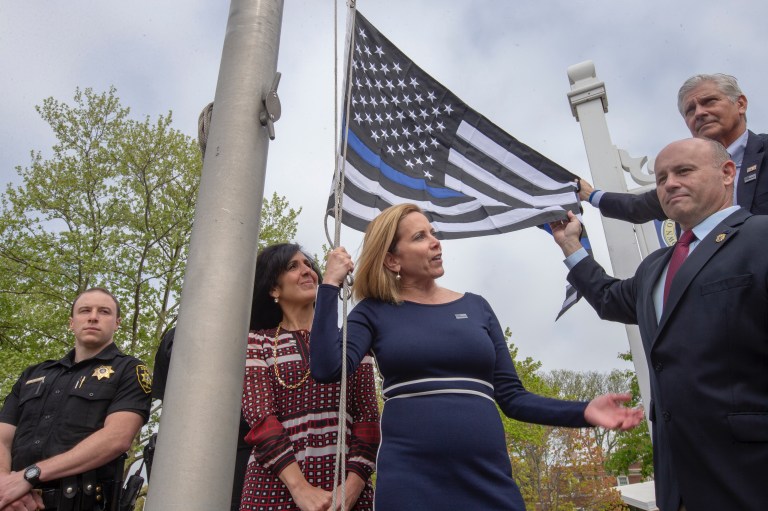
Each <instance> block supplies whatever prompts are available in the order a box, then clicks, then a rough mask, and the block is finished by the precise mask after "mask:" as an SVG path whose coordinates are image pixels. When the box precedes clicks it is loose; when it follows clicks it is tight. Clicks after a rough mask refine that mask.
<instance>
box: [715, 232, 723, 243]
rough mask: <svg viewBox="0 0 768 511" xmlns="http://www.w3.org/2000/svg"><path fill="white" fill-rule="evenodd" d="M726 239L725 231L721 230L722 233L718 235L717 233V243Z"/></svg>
mask: <svg viewBox="0 0 768 511" xmlns="http://www.w3.org/2000/svg"><path fill="white" fill-rule="evenodd" d="M724 239H725V233H724V232H721V233H720V234H718V235H717V237H716V238H715V243H720V242H721V241H723V240H724Z"/></svg>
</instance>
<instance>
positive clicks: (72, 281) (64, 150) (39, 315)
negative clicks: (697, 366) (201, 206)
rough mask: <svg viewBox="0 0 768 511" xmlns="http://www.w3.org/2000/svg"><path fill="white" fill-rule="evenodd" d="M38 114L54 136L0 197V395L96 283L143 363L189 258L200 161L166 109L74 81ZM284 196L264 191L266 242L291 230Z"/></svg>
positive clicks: (44, 352) (174, 305)
mask: <svg viewBox="0 0 768 511" xmlns="http://www.w3.org/2000/svg"><path fill="white" fill-rule="evenodd" d="M37 111H38V113H39V114H40V116H41V117H42V118H43V120H45V122H46V123H48V125H49V126H50V127H51V129H52V130H53V133H54V135H55V138H56V142H55V144H54V145H53V147H52V148H51V150H50V155H48V156H46V157H43V154H42V152H40V151H32V152H31V163H30V164H29V166H27V167H17V168H16V171H17V172H18V174H19V176H20V178H21V184H19V185H12V184H9V185H8V186H7V188H6V190H5V192H4V193H3V194H2V195H1V196H0V375H1V376H0V378H2V379H1V380H0V392H2V394H3V395H5V394H7V393H8V392H9V390H10V387H11V385H12V384H13V382H14V381H15V379H16V378H17V377H18V375H19V374H20V373H21V371H22V370H23V369H24V368H25V367H26V366H28V365H30V364H32V363H37V362H40V361H42V360H45V359H51V358H60V357H61V356H63V354H64V353H66V352H67V351H68V350H69V349H71V347H72V345H73V342H72V339H71V338H69V337H68V332H67V324H68V317H69V306H70V303H71V301H72V300H73V299H74V297H75V296H77V294H78V293H80V292H81V291H83V290H85V289H87V288H89V287H93V286H103V287H106V288H108V289H110V290H111V291H112V292H113V293H114V294H115V296H116V297H117V298H118V299H119V301H120V304H121V309H122V317H123V322H122V326H121V329H120V330H119V331H118V334H117V335H116V337H115V342H116V343H117V344H118V346H120V348H121V349H122V350H123V351H125V352H126V353H129V354H131V355H134V356H136V357H138V358H140V359H142V360H144V361H146V362H148V363H149V364H150V365H151V363H152V361H153V359H154V353H155V351H156V348H157V344H158V342H159V339H160V337H161V336H162V334H163V333H164V332H165V331H166V330H167V329H168V328H170V327H171V326H172V325H173V324H174V322H175V320H176V314H177V310H178V306H179V303H178V300H179V296H180V291H181V284H182V279H183V276H184V270H185V265H186V260H187V250H188V240H189V237H190V234H191V230H192V221H193V216H194V210H195V202H196V200H197V195H198V187H199V182H200V172H201V167H202V160H201V158H200V150H199V148H198V146H197V143H196V142H195V141H194V140H193V139H192V138H190V137H188V136H186V135H184V134H183V133H181V132H179V131H177V130H175V129H173V128H172V126H171V125H172V114H171V113H170V112H169V113H168V114H166V115H159V116H158V117H157V118H156V119H155V120H152V119H150V117H146V118H144V119H142V120H135V119H133V118H131V117H130V110H129V109H128V108H127V107H123V106H122V105H121V104H120V100H119V99H118V97H117V95H116V90H115V89H114V88H110V89H109V90H108V91H106V92H103V93H97V92H94V91H93V90H92V89H85V90H80V89H77V90H76V91H75V94H74V98H73V101H72V102H71V103H70V104H68V103H64V102H61V101H58V100H55V99H53V98H48V99H46V100H44V101H43V104H42V106H39V107H37ZM300 212H301V209H299V210H294V209H291V208H290V207H289V205H288V202H287V201H286V199H285V198H284V197H279V196H278V195H277V194H274V195H273V196H272V198H271V199H268V200H267V199H265V200H264V203H263V209H262V218H261V238H260V241H259V246H260V247H263V246H265V245H267V244H270V243H275V242H278V241H288V240H290V239H292V238H293V237H294V236H295V235H296V229H297V222H296V219H297V217H298V215H299V213H300Z"/></svg>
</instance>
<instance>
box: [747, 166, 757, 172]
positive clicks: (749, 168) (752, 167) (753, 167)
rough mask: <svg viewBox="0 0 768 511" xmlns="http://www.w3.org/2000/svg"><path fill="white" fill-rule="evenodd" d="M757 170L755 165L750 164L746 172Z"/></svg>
mask: <svg viewBox="0 0 768 511" xmlns="http://www.w3.org/2000/svg"><path fill="white" fill-rule="evenodd" d="M756 170H757V165H750V166H749V167H747V172H754V171H756Z"/></svg>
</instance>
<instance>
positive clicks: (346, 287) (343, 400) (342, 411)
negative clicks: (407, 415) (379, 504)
mask: <svg viewBox="0 0 768 511" xmlns="http://www.w3.org/2000/svg"><path fill="white" fill-rule="evenodd" d="M333 5H334V9H333V14H334V16H333V36H334V37H333V41H334V43H333V53H334V58H333V62H334V76H333V83H334V94H333V95H334V160H335V170H334V212H333V213H334V215H333V216H334V222H335V226H334V227H335V228H334V239H333V243H332V244H331V245H332V246H333V247H334V248H337V247H338V246H339V245H340V243H341V215H342V200H343V196H344V165H345V162H346V159H347V144H346V141H347V139H348V138H347V135H348V133H345V134H344V141H345V143H344V147H343V148H340V149H341V150H340V151H339V152H338V154H337V148H339V145H340V144H339V140H338V133H339V128H338V122H339V107H338V98H339V92H338V83H339V79H338V12H337V2H336V1H335V0H334V3H333ZM348 5H349V11H348V17H347V28H348V30H347V39H346V40H347V45H348V48H347V54H346V55H347V58H346V62H347V70H348V74H347V77H346V80H345V92H346V94H345V97H347V98H349V88H351V86H352V81H351V75H352V66H351V62H350V61H351V59H352V51H353V43H352V41H353V39H352V36H353V35H354V31H355V27H354V26H355V0H350V1H349V3H348ZM349 111H350V104H349V100H347V103H346V105H345V115H344V118H345V119H349ZM345 130H346V131H348V130H349V123H347V124H346V125H345ZM325 219H326V221H325V224H326V229H325V232H326V236H328V226H327V219H328V215H327V213H326V215H325ZM328 241H329V243H330V240H328ZM350 285H351V279H345V280H344V282H343V284H342V292H341V299H342V310H341V317H342V325H341V331H342V335H341V339H342V340H341V384H340V387H341V388H340V389H339V415H338V417H339V427H338V433H337V436H336V439H337V440H336V459H335V463H334V469H333V480H334V481H339V482H340V488H341V495H340V497H341V502H342V503H344V502H346V498H347V495H346V491H347V485H346V481H347V476H346V453H347V306H348V302H349V298H350V295H351V292H350ZM331 509H333V510H336V509H338V507H337V496H336V492H335V491H334V492H333V496H332V500H331ZM342 509H343V508H342Z"/></svg>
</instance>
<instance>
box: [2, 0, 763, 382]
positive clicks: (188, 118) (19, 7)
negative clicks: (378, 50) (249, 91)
mask: <svg viewBox="0 0 768 511" xmlns="http://www.w3.org/2000/svg"><path fill="white" fill-rule="evenodd" d="M254 1H255V0H254ZM336 5H337V7H338V10H339V13H338V19H339V25H338V37H339V49H341V48H342V47H343V41H341V38H342V37H343V35H344V32H345V22H346V12H345V11H346V8H345V3H344V2H337V4H336ZM357 8H358V9H359V10H360V11H361V12H362V13H363V14H364V15H365V16H366V17H367V18H368V20H369V21H370V22H371V23H373V24H374V25H375V26H376V27H377V28H378V29H379V30H380V31H381V32H382V33H383V34H384V35H385V36H386V37H387V38H389V39H390V40H391V41H392V42H393V43H394V44H395V45H396V46H398V47H399V48H400V49H401V50H402V51H403V52H404V53H405V54H406V55H408V56H409V57H410V58H411V59H413V60H414V61H415V62H416V63H417V64H418V65H419V66H421V67H422V68H423V69H424V70H425V71H426V72H428V73H429V74H431V75H432V76H433V77H434V78H436V79H437V80H438V81H440V82H441V83H443V85H445V86H446V87H448V88H449V89H451V90H452V91H453V92H454V93H455V94H456V95H457V96H459V97H460V98H461V99H462V100H463V101H464V102H466V103H467V104H468V105H469V106H470V107H472V108H473V109H475V110H477V111H478V112H480V113H482V114H483V115H485V116H486V117H488V118H489V119H490V120H491V121H493V122H494V123H495V124H497V125H498V126H500V127H501V128H503V129H504V130H506V131H507V132H508V133H510V134H511V135H512V136H514V137H516V138H517V139H518V140H520V141H521V142H523V143H525V144H527V145H529V146H530V147H532V148H534V149H535V150H537V151H539V152H540V153H542V154H544V155H546V156H547V157H548V158H550V159H552V160H554V161H556V162H557V163H559V164H560V165H562V166H564V167H565V168H567V169H569V170H570V171H571V172H573V173H575V174H578V175H580V176H582V177H584V178H585V179H587V180H590V181H591V173H590V169H589V164H588V162H587V157H586V153H585V150H584V142H583V139H582V135H581V130H580V127H579V124H578V122H577V121H576V120H575V118H574V117H573V116H572V114H571V111H570V107H569V103H568V99H567V96H566V94H567V93H568V91H569V90H570V86H569V83H568V77H567V74H566V70H567V68H568V67H569V66H571V65H574V64H577V63H580V62H583V61H586V60H591V61H593V62H594V64H595V66H596V70H597V77H598V79H600V80H602V81H604V82H605V86H606V90H607V95H608V105H609V111H608V113H607V114H606V119H607V122H608V127H609V130H610V133H611V138H612V140H613V143H614V144H615V145H616V146H617V147H619V148H622V149H625V150H627V151H628V152H629V154H630V155H632V156H643V155H649V156H654V155H655V154H656V153H657V152H658V151H659V150H660V149H661V148H662V147H664V146H665V145H666V144H667V143H669V142H671V141H673V140H677V139H680V138H685V137H687V136H689V133H688V131H687V129H686V128H685V125H684V123H683V121H682V118H681V117H680V115H679V114H678V112H677V106H676V97H677V90H678V88H679V87H680V85H681V84H682V83H683V81H684V80H685V79H686V78H688V77H689V76H691V75H694V74H697V73H715V72H724V73H728V74H732V75H734V76H736V77H737V78H738V79H739V83H740V85H741V87H742V89H743V91H744V92H745V94H746V95H747V97H748V99H749V100H750V102H749V106H748V119H749V126H750V127H751V129H752V130H753V131H756V132H760V131H761V126H762V120H763V119H765V118H766V117H767V116H768V101H764V100H763V99H762V98H761V97H760V96H759V94H758V91H759V90H761V89H760V88H759V87H760V84H764V83H765V82H766V80H765V78H766V76H765V75H766V73H767V72H766V71H765V70H764V69H763V67H762V65H760V59H761V57H759V55H761V54H762V52H763V49H764V48H765V47H766V44H767V43H768V35H767V34H766V32H765V31H764V29H763V28H764V27H763V23H762V22H761V21H762V20H764V19H766V17H767V15H768V3H766V2H755V1H751V2H747V1H734V2H727V3H724V2H712V1H701V0H698V1H692V0H678V1H675V2H669V1H661V0H646V1H644V2H627V1H622V0H591V1H580V0H550V1H547V2H540V1H534V0H517V1H515V2H506V1H495V2H493V1H490V0H485V1H479V0H478V1H469V0H441V1H438V0H358V1H357ZM228 11H229V4H228V3H227V2H224V1H199V0H183V1H182V0H165V1H163V2H150V1H147V0H133V1H132V2H102V1H97V0H70V1H68V2H61V1H59V2H51V1H46V2H43V1H41V0H28V1H25V2H16V1H11V0H0V64H1V65H2V67H1V68H0V69H2V73H0V97H1V98H2V101H0V185H2V186H3V188H4V187H5V185H6V184H7V183H16V184H18V183H19V179H18V176H17V174H16V171H15V170H14V169H15V167H16V166H22V167H23V166H26V165H29V163H30V151H32V150H35V151H41V152H42V154H43V156H44V157H45V156H46V155H50V154H51V150H50V147H51V145H52V144H53V142H54V138H53V134H52V132H51V130H50V128H49V127H48V126H47V125H46V124H45V122H44V121H43V120H42V119H41V118H40V117H39V116H38V114H37V113H36V112H35V109H34V107H35V105H40V104H42V101H43V99H45V98H47V97H51V96H52V97H54V98H56V99H57V100H60V101H65V102H71V101H72V97H73V95H74V92H75V88H76V87H80V88H86V87H92V88H93V89H94V90H95V91H97V92H102V91H106V90H108V88H109V87H110V86H115V87H116V89H117V95H118V96H119V98H120V99H121V101H122V104H123V105H124V106H129V107H130V108H131V115H132V116H133V117H134V118H137V119H143V118H144V117H146V116H150V117H151V118H152V119H156V118H157V116H158V115H159V114H165V113H167V112H168V111H169V110H170V111H172V112H173V119H174V122H173V126H174V127H175V128H176V129H178V130H180V131H182V132H184V133H186V134H188V135H189V136H192V137H196V136H197V118H198V115H199V113H200V111H201V110H202V108H203V107H204V106H205V105H206V104H207V103H208V102H209V101H212V100H213V97H214V95H215V92H216V91H215V89H216V83H217V79H218V72H219V63H220V59H221V51H222V45H223V41H224V34H225V29H226V24H227V18H228ZM756 64H757V65H756ZM341 66H342V64H339V69H340V70H341V69H342V68H341ZM278 71H280V72H281V73H282V79H281V81H280V86H279V89H278V94H279V96H280V99H281V102H282V118H281V119H280V120H279V121H278V122H277V124H276V126H275V130H276V133H277V138H276V140H275V141H273V142H271V144H270V148H269V155H268V163H267V176H266V183H265V193H266V194H267V195H268V196H271V194H272V192H273V191H274V192H277V193H278V194H279V195H282V196H285V197H286V198H287V199H288V201H289V203H290V205H291V207H294V208H298V207H301V208H302V213H301V215H300V216H299V229H298V234H297V241H298V242H300V243H301V244H302V245H304V246H305V247H306V248H307V249H308V250H309V251H310V252H315V253H320V247H321V245H322V244H323V243H325V242H326V240H325V234H324V232H325V231H324V227H323V222H324V217H323V215H324V209H325V204H326V200H327V193H328V192H329V191H330V187H331V180H332V177H333V164H334V151H335V147H334V115H335V114H334V100H333V98H334V80H335V77H334V2H333V1H330V0H327V1H324V0H286V2H285V6H284V11H283V22H282V33H281V40H280V48H279V60H278ZM339 87H340V86H339ZM584 220H585V222H586V225H587V227H588V228H589V232H590V238H591V240H592V243H593V246H594V249H595V256H596V258H597V259H598V261H600V262H601V263H603V264H604V265H605V266H606V267H607V268H608V269H609V272H610V261H609V258H608V250H607V247H606V243H605V238H604V235H603V232H602V225H601V223H600V218H599V214H597V213H596V211H595V210H594V209H593V208H592V207H591V206H589V205H586V206H585V214H584ZM330 229H331V232H333V226H332V225H331V226H330ZM341 240H342V244H343V245H345V246H346V247H347V249H348V250H349V251H350V252H351V253H352V254H353V256H354V255H357V254H358V253H359V248H360V242H361V240H362V236H361V235H360V233H357V232H355V231H352V230H350V229H348V228H346V227H345V228H343V229H342V236H341ZM443 259H444V267H445V270H446V274H445V276H444V277H442V279H441V280H440V284H441V285H443V286H445V287H448V288H451V289H454V290H456V291H471V292H474V293H478V294H481V295H483V296H484V297H486V298H487V299H488V301H489V302H490V304H491V306H492V307H493V308H494V310H495V312H496V314H497V316H498V317H499V321H500V323H501V325H502V326H503V327H509V328H510V329H511V331H512V340H513V342H515V344H516V345H517V346H518V348H519V350H520V355H522V356H524V357H532V358H533V359H535V360H539V361H541V362H542V367H543V369H545V370H552V369H574V370H579V371H588V370H594V371H610V370H612V369H615V368H620V369H624V368H628V367H630V366H629V365H628V364H627V363H626V362H622V361H620V360H619V359H618V358H617V354H618V353H620V352H623V351H626V350H627V349H628V344H627V341H626V334H625V331H624V327H623V326H622V325H618V324H614V323H608V322H603V321H601V320H599V319H598V318H597V316H596V314H595V313H594V312H593V311H592V309H591V308H590V307H589V306H588V305H587V304H586V303H584V302H581V303H579V304H577V305H576V306H575V307H574V308H572V309H571V310H570V311H569V312H568V313H566V315H565V316H564V317H562V318H561V319H560V320H559V321H557V322H555V321H554V319H555V316H556V315H557V312H558V310H559V308H560V304H561V302H562V300H563V297H564V292H565V291H564V285H565V276H566V273H567V271H566V268H565V266H564V265H563V263H562V253H561V251H560V249H559V248H558V247H557V246H556V245H555V244H554V242H553V241H552V240H551V238H550V237H549V236H548V235H546V234H545V233H543V232H542V231H540V230H538V229H528V230H524V231H519V232H514V233H508V234H504V235H498V236H489V237H483V238H475V239H470V240H456V241H446V242H443Z"/></svg>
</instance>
